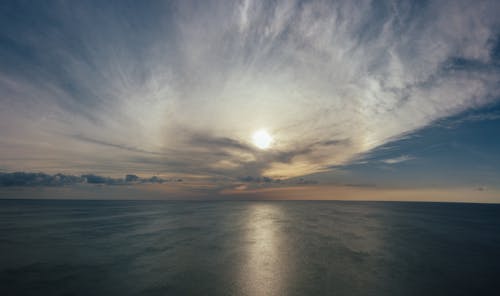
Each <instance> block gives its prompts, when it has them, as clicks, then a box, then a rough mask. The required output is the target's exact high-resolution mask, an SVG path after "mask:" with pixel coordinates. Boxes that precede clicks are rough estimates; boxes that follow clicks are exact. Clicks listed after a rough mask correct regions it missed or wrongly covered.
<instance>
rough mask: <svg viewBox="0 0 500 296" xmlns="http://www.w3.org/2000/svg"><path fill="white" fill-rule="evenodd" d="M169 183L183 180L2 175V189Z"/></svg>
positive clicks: (0, 183) (131, 176) (24, 173)
mask: <svg viewBox="0 0 500 296" xmlns="http://www.w3.org/2000/svg"><path fill="white" fill-rule="evenodd" d="M169 181H176V182H181V181H182V179H175V180H168V179H162V178H160V177H157V176H152V177H150V178H140V177H138V176H136V175H126V176H125V177H124V178H110V177H104V176H99V175H94V174H85V175H80V176H75V175H65V174H60V173H59V174H54V175H50V174H45V173H41V172H40V173H30V172H14V173H0V187H13V186H63V185H74V184H102V185H125V184H146V183H165V182H169Z"/></svg>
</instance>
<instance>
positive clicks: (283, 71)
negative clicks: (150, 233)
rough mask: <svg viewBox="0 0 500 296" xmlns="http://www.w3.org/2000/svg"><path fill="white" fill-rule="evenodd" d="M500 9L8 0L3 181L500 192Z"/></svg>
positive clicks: (1, 37) (160, 189)
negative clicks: (129, 178) (264, 141)
mask: <svg viewBox="0 0 500 296" xmlns="http://www.w3.org/2000/svg"><path fill="white" fill-rule="evenodd" d="M499 12H500V4H499V3H498V1H474V2H472V1H368V0H360V1H321V0H317V1H315V0H313V1H295V0H286V1H249V0H242V1H140V2H138V1H107V2H102V1H79V2H66V1H46V2H28V1H3V2H2V4H0V102H1V107H0V127H1V129H0V172H1V173H2V175H1V178H4V179H3V180H4V181H2V182H0V183H1V184H3V185H2V188H3V189H2V190H4V191H6V192H7V191H8V192H7V193H5V194H3V195H5V196H13V195H15V194H13V193H12V192H11V191H12V190H14V189H12V187H19V188H24V187H25V188H24V189H23V190H28V191H27V192H28V193H27V194H28V195H29V194H32V195H33V194H34V195H36V193H32V192H34V191H36V190H39V189H40V188H41V187H43V188H44V190H49V191H50V190H56V189H57V190H60V189H61V188H55V187H57V186H64V192H71V190H74V191H75V192H76V191H78V190H80V189H81V188H84V187H85V186H101V187H102V186H103V184H107V185H106V186H108V185H109V188H107V187H106V189H105V191H106V192H105V193H102V194H97V193H95V192H97V191H100V190H101V191H102V190H104V189H102V188H101V187H99V188H100V189H99V188H98V189H95V188H94V187H89V188H91V189H92V190H90V191H88V188H87V189H85V190H84V192H90V193H88V194H90V195H96V196H97V195H99V196H106V195H113V196H114V195H116V194H115V193H116V192H118V191H120V190H122V189H118V188H117V186H122V187H121V188H123V186H132V187H134V190H139V189H140V190H145V192H148V194H152V193H151V192H152V191H154V192H157V193H155V194H158V196H160V197H161V196H166V197H168V198H175V197H178V198H182V196H188V197H190V198H191V197H193V198H194V197H196V196H199V197H200V198H206V197H207V196H209V197H212V198H213V197H214V196H215V197H217V196H234V195H238V194H243V195H245V196H247V195H248V196H250V195H251V196H254V195H257V196H261V195H260V194H261V193H262V192H266V193H265V194H264V195H263V196H264V197H266V196H267V195H266V194H268V193H269V192H273V194H275V192H278V191H280V190H285V189H286V190H288V189H289V190H292V189H293V188H295V189H296V191H295V192H299V191H300V190H301V189H300V188H302V187H304V188H305V187H308V188H316V189H315V190H317V194H316V195H315V198H318V196H319V197H321V198H323V197H324V198H326V199H327V198H329V197H331V196H332V194H330V193H331V192H335V190H340V189H339V188H341V189H342V190H347V191H348V189H352V191H353V192H354V191H356V190H358V191H359V192H357V193H356V194H358V195H356V196H357V197H359V196H366V194H369V193H370V190H372V191H377V193H376V194H374V196H377V198H382V199H383V196H384V192H385V191H383V190H393V191H391V192H392V193H388V194H389V195H390V196H391V199H397V194H400V193H394V192H395V191H394V190H408V192H410V191H412V190H413V192H422V194H421V195H418V196H422V195H423V194H424V192H425V193H428V190H438V191H439V193H436V196H438V197H436V199H438V200H439V199H442V197H443V196H444V195H443V194H445V193H446V192H448V193H449V194H448V196H447V197H446V198H445V199H446V200H449V199H450V196H461V197H460V198H458V199H457V200H465V199H466V198H465V196H466V195H467V194H469V195H470V194H478V195H484V196H485V198H486V199H485V200H488V201H497V200H498V201H500V195H499V190H500V188H499V186H498V183H499V182H498V180H500V179H499V176H500V170H499V169H498V167H499V165H498V164H499V156H498V155H497V154H498V153H497V151H499V149H498V148H499V145H500V144H499V143H500V140H498V137H496V135H497V134H498V131H499V120H500V105H499V104H500V101H499V99H500V89H499V86H500V84H499V78H500V20H499V19H498V13H499ZM256 134H257V135H258V134H260V135H262V134H264V138H267V139H268V140H269V143H267V144H266V145H264V146H262V145H261V143H259V140H256V137H255V135H256ZM14 172H27V173H30V172H31V173H42V174H43V175H11V173H14ZM58 173H60V174H63V175H64V176H74V177H75V178H73V177H69V178H62V177H60V176H59V177H54V175H55V174H58ZM9 174H10V175H9ZM126 174H132V175H137V176H138V178H139V179H138V180H143V181H140V182H139V181H133V182H128V183H127V182H126V181H125V180H124V178H125V175H126ZM82 175H89V176H90V175H92V176H102V177H103V178H104V179H102V180H108V181H109V182H108V181H106V182H103V183H100V184H93V183H92V182H91V181H90V182H89V180H90V179H88V178H85V177H82ZM20 176H21V177H20ZM153 176H157V178H158V179H151V177H153ZM14 177H16V178H17V177H19V178H21V179H23V178H24V179H23V180H24V181H23V180H18V181H16V182H17V183H16V182H14V183H12V182H11V181H12V178H14ZM61 178H62V180H66V181H64V182H63V183H64V184H58V182H59V181H60V180H61ZM106 178H107V179H106ZM179 179H182V180H183V182H175V185H173V184H174V183H173V182H172V181H173V180H179ZM37 180H38V181H37ZM58 180H59V181H58ZM67 180H72V181H71V182H69V181H67ZM134 180H135V179H134ZM145 180H153V182H149V181H145ZM155 180H163V181H165V182H163V183H160V182H157V181H155ZM37 182H38V183H37ZM61 182H62V181H61ZM68 182H69V183H71V184H68ZM73 183H74V184H73ZM180 183H182V184H180ZM8 184H10V185H8ZM12 184H17V185H15V186H13V185H12ZM117 184H119V185H117ZM82 186H84V187H82ZM46 187H47V188H46ZM299 187H300V188H299ZM51 188H52V189H51ZM152 188H153V189H152ZM94 189H95V190H97V191H95V190H94ZM16 190H17V189H16ZM30 190H31V191H30ZM329 190H330V191H329ZM460 190H461V191H460ZM468 190H472V191H471V192H472V193H470V192H469V191H468ZM347 191H345V192H347ZM457 191H460V192H461V193H460V194H458V193H457ZM30 192H31V193H30ZM113 192H115V193H113ZM283 192H284V193H281V194H283V195H286V194H290V191H286V192H285V191H283ZM342 192H343V193H342V194H347V193H345V192H344V191H342ZM398 192H399V191H398ZM23 194H24V193H23ZM54 194H55V193H54ZM57 194H59V193H57ZM84 194H87V193H84ZM262 194H263V193H262ZM321 194H323V195H321ZM353 194H354V193H353ZM432 194H433V193H432ZM457 194H458V195H457ZM49 195H50V194H49ZM77 195H78V194H77ZM389 195H388V196H389ZM486 195H487V196H486ZM155 196H156V195H155ZM335 196H338V194H336V195H335ZM412 196H413V197H412V199H418V198H419V197H418V196H417V195H412ZM439 196H441V197H439ZM273 197H275V196H274V195H273ZM357 197H356V198H357ZM280 198H286V196H283V197H280ZM304 198H307V197H304ZM430 198H431V197H430Z"/></svg>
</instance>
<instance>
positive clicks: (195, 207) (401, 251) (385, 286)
mask: <svg viewBox="0 0 500 296" xmlns="http://www.w3.org/2000/svg"><path fill="white" fill-rule="evenodd" d="M499 277H500V206H497V205H478V204H442V203H385V202H316V201H314V202H313V201H311V202H222V201H221V202H213V201H212V202H146V201H143V202H138V201H137V202H134V201H29V200H21V201H15V200H0V295H493V294H497V295H498V294H499V293H500V292H499V291H498V288H500V279H499Z"/></svg>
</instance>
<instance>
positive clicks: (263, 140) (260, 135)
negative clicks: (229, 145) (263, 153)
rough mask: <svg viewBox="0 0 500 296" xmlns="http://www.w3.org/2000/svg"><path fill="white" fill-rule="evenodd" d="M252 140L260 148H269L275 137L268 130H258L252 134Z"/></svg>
mask: <svg viewBox="0 0 500 296" xmlns="http://www.w3.org/2000/svg"><path fill="white" fill-rule="evenodd" d="M252 140H253V143H254V145H255V146H257V147H259V148H260V149H267V148H269V147H270V146H271V143H272V142H273V138H272V137H271V135H269V133H268V132H267V131H266V130H260V131H256V132H255V133H254V134H253V136H252Z"/></svg>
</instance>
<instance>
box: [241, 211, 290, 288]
mask: <svg viewBox="0 0 500 296" xmlns="http://www.w3.org/2000/svg"><path fill="white" fill-rule="evenodd" d="M283 215H284V213H283V211H282V210H281V209H280V207H278V206H275V205H270V204H258V205H255V206H253V207H251V208H250V209H249V212H248V215H247V217H246V222H245V230H246V231H245V241H246V249H245V256H246V257H245V262H244V264H243V267H242V270H241V275H240V281H241V287H242V289H243V291H242V292H243V294H244V295H285V294H286V293H285V292H286V291H284V290H285V289H284V287H285V283H286V278H285V272H286V265H287V264H286V263H287V260H286V258H285V254H284V253H283V252H281V249H282V248H281V245H282V244H283V238H282V233H281V230H280V225H279V220H280V219H282V218H283Z"/></svg>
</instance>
